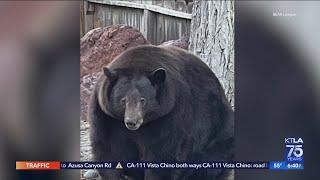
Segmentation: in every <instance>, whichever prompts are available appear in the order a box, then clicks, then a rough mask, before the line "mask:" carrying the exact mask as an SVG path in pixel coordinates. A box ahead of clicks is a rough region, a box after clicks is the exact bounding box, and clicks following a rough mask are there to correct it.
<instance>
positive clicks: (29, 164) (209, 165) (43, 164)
mask: <svg viewBox="0 0 320 180" xmlns="http://www.w3.org/2000/svg"><path fill="white" fill-rule="evenodd" d="M61 169H196V170H197V169H270V170H303V169H304V166H303V163H290V162H285V161H277V162H242V161H239V162H60V161H17V162H16V170H61Z"/></svg>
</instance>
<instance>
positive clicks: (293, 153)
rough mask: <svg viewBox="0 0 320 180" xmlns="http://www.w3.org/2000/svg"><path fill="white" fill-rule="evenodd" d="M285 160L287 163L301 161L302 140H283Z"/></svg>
mask: <svg viewBox="0 0 320 180" xmlns="http://www.w3.org/2000/svg"><path fill="white" fill-rule="evenodd" d="M285 144H286V159H287V161H289V162H301V161H303V140H302V138H285Z"/></svg>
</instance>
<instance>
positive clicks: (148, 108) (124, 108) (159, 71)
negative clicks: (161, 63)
mask: <svg viewBox="0 0 320 180" xmlns="http://www.w3.org/2000/svg"><path fill="white" fill-rule="evenodd" d="M103 73H104V76H105V77H106V79H107V81H108V83H104V85H103V86H102V87H101V88H100V90H99V104H100V107H101V109H102V110H103V111H104V112H105V113H107V114H108V115H110V116H111V117H113V118H114V119H117V120H121V121H123V122H124V124H125V126H126V127H127V129H129V130H137V129H139V128H140V127H141V126H142V125H143V124H146V123H148V122H150V121H152V120H155V119H157V118H159V117H160V116H162V115H163V111H162V108H161V103H160V100H159V93H160V91H161V87H162V86H163V84H164V83H165V81H166V70H165V69H163V68H156V69H154V70H153V71H151V72H144V73H130V72H129V71H128V70H112V69H111V68H108V67H104V68H103Z"/></svg>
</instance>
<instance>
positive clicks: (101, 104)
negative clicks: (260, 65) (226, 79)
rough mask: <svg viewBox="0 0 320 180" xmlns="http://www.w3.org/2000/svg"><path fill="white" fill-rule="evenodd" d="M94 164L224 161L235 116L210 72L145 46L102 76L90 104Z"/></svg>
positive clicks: (122, 175) (153, 176) (189, 175)
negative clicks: (102, 162)
mask: <svg viewBox="0 0 320 180" xmlns="http://www.w3.org/2000/svg"><path fill="white" fill-rule="evenodd" d="M89 121H90V123H91V130H90V133H91V134H90V137H91V143H92V149H93V156H94V160H95V161H114V162H118V161H149V162H150V161H157V162H159V161H164V162H183V161H185V162H186V161H188V162H201V161H229V160H232V158H233V149H234V129H233V128H234V127H233V126H234V122H233V111H232V109H231V108H230V105H229V103H228V101H227V100H226V97H225V95H224V91H223V89H222V87H221V85H220V83H219V81H218V79H217V78H216V76H215V75H214V73H213V72H212V71H211V70H210V69H209V67H208V66H207V65H206V64H205V63H203V62H202V61H201V60H200V59H199V58H197V57H196V56H194V55H192V54H190V53H188V52H187V51H185V50H182V49H179V48H174V47H161V46H151V45H144V46H138V47H135V48H132V49H129V50H127V51H125V52H124V53H122V54H120V55H119V56H118V57H116V58H115V59H114V60H113V61H112V62H111V63H110V64H109V65H108V66H106V67H104V68H103V74H102V75H101V77H100V79H99V80H98V82H97V84H96V87H95V90H94V93H93V95H92V97H91V102H90V108H89ZM99 173H100V175H101V176H102V178H103V179H112V180H114V179H137V180H140V179H146V180H167V179H175V180H178V179H210V180H213V179H224V178H225V177H226V174H228V171H225V170H212V169H211V170H204V169H202V170H196V169H194V170H191V169H147V170H137V169H135V170H132V169H121V170H100V171H99Z"/></svg>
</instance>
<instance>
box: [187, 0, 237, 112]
mask: <svg viewBox="0 0 320 180" xmlns="http://www.w3.org/2000/svg"><path fill="white" fill-rule="evenodd" d="M190 31H191V32H190V45H189V51H191V52H192V53H194V54H196V55H198V56H199V57H200V58H201V59H202V60H203V61H204V62H205V63H206V64H207V65H208V66H209V67H210V68H211V69H212V71H213V72H214V73H215V75H216V76H217V78H218V79H219V81H220V83H221V84H222V86H223V88H224V90H225V94H226V96H227V98H228V100H229V102H230V103H231V105H232V107H233V106H234V2H233V1H223V0H217V1H206V0H202V1H201V0H195V1H194V4H193V9H192V20H191V30H190Z"/></svg>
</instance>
